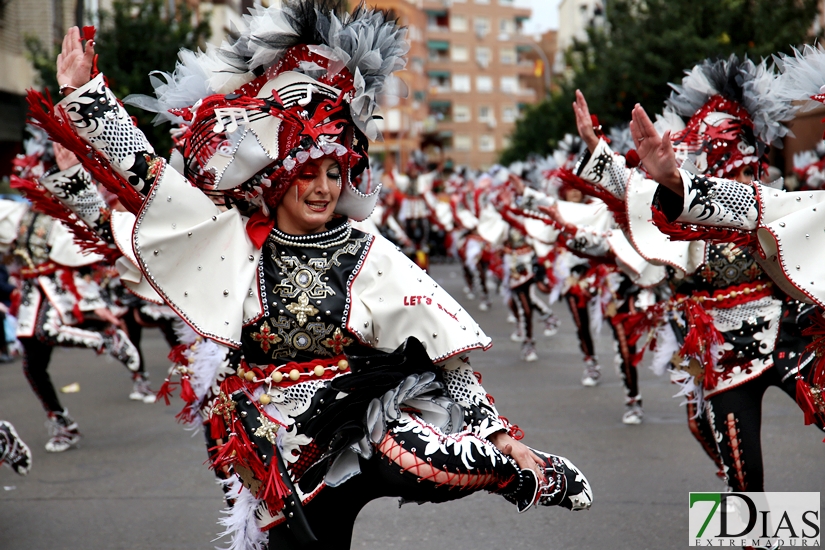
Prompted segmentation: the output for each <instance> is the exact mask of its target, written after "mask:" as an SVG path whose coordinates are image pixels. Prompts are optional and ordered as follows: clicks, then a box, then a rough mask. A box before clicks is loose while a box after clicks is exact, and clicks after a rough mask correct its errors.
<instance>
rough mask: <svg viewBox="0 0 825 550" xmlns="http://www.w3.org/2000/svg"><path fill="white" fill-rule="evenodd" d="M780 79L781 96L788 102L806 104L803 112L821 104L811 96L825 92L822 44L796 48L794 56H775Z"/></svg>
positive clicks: (824, 51)
mask: <svg viewBox="0 0 825 550" xmlns="http://www.w3.org/2000/svg"><path fill="white" fill-rule="evenodd" d="M773 59H774V61H775V63H776V66H777V67H779V70H780V71H781V72H782V74H781V75H780V77H779V94H780V95H781V97H782V98H784V99H785V100H787V101H802V102H804V104H803V107H802V111H809V110H811V109H813V108H815V107H817V106H819V105H821V103H819V102H816V101H813V100H811V96H813V95H816V94H819V93H822V92H823V90H825V48H823V46H822V44H818V45H817V46H811V45H810V44H808V45H806V46H803V47H802V49H801V50H799V49H797V48H794V50H793V55H787V54H783V55H781V56H774V58H773Z"/></svg>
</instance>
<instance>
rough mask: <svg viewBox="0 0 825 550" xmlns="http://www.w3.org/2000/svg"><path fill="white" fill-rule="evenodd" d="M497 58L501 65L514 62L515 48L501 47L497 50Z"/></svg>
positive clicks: (513, 63)
mask: <svg viewBox="0 0 825 550" xmlns="http://www.w3.org/2000/svg"><path fill="white" fill-rule="evenodd" d="M498 60H499V61H500V62H501V64H502V65H515V64H516V50H515V48H501V49H500V50H499V51H498Z"/></svg>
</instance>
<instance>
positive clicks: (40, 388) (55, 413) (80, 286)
mask: <svg viewBox="0 0 825 550" xmlns="http://www.w3.org/2000/svg"><path fill="white" fill-rule="evenodd" d="M34 141H38V140H36V139H34ZM40 141H43V140H40ZM44 143H45V145H48V146H49V148H50V145H49V144H48V142H45V141H44ZM31 148H32V146H31V144H30V147H29V149H31ZM29 153H30V154H29V155H27V156H26V158H25V159H22V160H25V161H26V162H22V163H17V173H16V174H15V175H14V176H13V177H12V184H13V186H15V187H17V188H18V189H22V190H23V191H24V192H25V191H27V190H32V189H33V186H35V185H36V184H34V183H33V182H32V181H31V180H32V179H37V178H38V177H41V181H47V182H49V183H51V184H53V186H54V187H53V188H54V189H55V190H57V189H58V188H60V187H61V186H62V185H64V184H66V183H67V180H64V179H61V178H59V177H58V178H55V177H54V174H55V172H56V167H52V168H49V169H48V170H45V174H44V168H45V167H44V164H45V163H47V162H48V160H47V158H46V155H45V153H44V151H38V152H33V151H31V150H30V151H29ZM78 168H79V167H78ZM79 177H80V176H79ZM41 189H42V188H41ZM78 205H79V207H80V208H86V209H89V208H91V209H92V210H95V209H96V208H97V206H98V205H96V204H88V203H83V199H81V201H80V202H79V203H78ZM35 210H36V207H35V208H32V207H31V205H29V204H28V203H25V202H14V201H6V200H4V201H0V247H2V250H3V251H4V252H5V253H7V254H10V255H11V257H12V258H13V259H14V264H13V268H14V269H15V270H16V275H17V278H18V279H19V280H20V281H21V288H20V302H19V306H18V307H17V338H18V339H19V340H20V343H21V345H22V346H23V350H24V357H23V371H24V373H25V374H26V378H27V380H28V381H29V384H30V385H31V387H32V390H33V391H34V393H35V394H36V395H37V396H38V398H40V402H41V404H42V405H43V408H44V409H45V410H46V413H47V415H48V423H47V427H48V428H49V431H50V432H51V437H50V439H49V441H48V442H47V443H46V450H47V451H50V452H61V451H65V450H67V449H68V448H70V447H71V446H73V445H75V444H76V443H77V442H78V441H79V439H80V433H79V431H78V426H77V423H76V422H75V421H74V420H73V419H72V418H71V416H69V414H68V411H67V410H66V409H64V408H63V406H62V405H61V404H60V400H59V399H58V397H57V392H56V391H55V388H54V385H53V384H52V381H51V377H50V376H49V373H48V367H49V362H50V360H51V355H52V351H53V350H54V348H55V347H57V346H61V347H85V348H89V349H93V350H95V351H96V352H97V353H104V352H106V353H108V354H110V355H111V356H112V357H114V358H115V359H117V360H118V361H120V362H121V363H123V365H124V366H126V367H127V368H128V369H129V370H130V371H132V372H133V373H134V374H135V375H139V372H138V371H139V367H140V365H139V358H138V352H137V349H135V347H134V346H133V345H132V343H131V342H130V341H129V338H128V336H127V335H126V333H125V332H123V331H122V330H121V329H120V328H118V327H116V326H114V325H110V324H109V323H107V322H104V321H103V320H101V319H98V318H96V316H95V315H94V311H95V310H96V309H98V308H109V307H110V304H109V303H108V302H107V300H106V296H105V293H104V292H103V291H102V290H101V287H100V285H99V284H98V281H99V280H100V277H99V276H98V275H99V274H100V269H101V266H102V264H105V261H106V256H105V255H106V253H107V247H106V246H105V243H103V242H101V241H100V240H99V239H96V244H97V245H100V247H101V248H99V249H97V251H98V252H102V254H99V253H97V252H95V251H92V250H90V249H86V250H84V249H82V248H81V247H80V246H78V245H77V244H76V243H75V242H74V235H73V233H72V232H71V231H70V230H69V229H68V228H67V226H65V225H63V224H62V223H60V222H59V221H58V220H57V219H56V218H54V217H52V216H50V215H48V214H43V213H39V212H36V211H35ZM88 233H89V234H91V232H88ZM92 235H93V234H92Z"/></svg>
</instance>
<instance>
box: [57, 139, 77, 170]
mask: <svg viewBox="0 0 825 550" xmlns="http://www.w3.org/2000/svg"><path fill="white" fill-rule="evenodd" d="M52 146H53V147H54V160H55V162H56V163H57V167H58V168H60V171H61V172H62V171H63V170H68V169H69V168H71V167H72V166H74V165H75V164H80V161H79V160H77V155H75V154H74V153H72V152H71V151H69V150H68V149H66V148H65V147H63V146H62V145H60V144H59V143H57V142H52Z"/></svg>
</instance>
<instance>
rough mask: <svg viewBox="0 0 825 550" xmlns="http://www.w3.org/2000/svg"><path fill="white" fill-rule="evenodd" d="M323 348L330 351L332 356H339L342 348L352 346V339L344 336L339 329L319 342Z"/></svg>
mask: <svg viewBox="0 0 825 550" xmlns="http://www.w3.org/2000/svg"><path fill="white" fill-rule="evenodd" d="M321 343H322V344H324V346H325V347H328V348H330V349H331V350H332V354H333V355H341V354H342V353H344V347H345V346H348V345H350V344H352V338H350V337H348V336H344V334H343V333H342V332H341V329H340V327H339V328H336V329H335V332H334V333H332V336H330V337H329V338H327V339H326V340H324V341H323V342H321Z"/></svg>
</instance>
